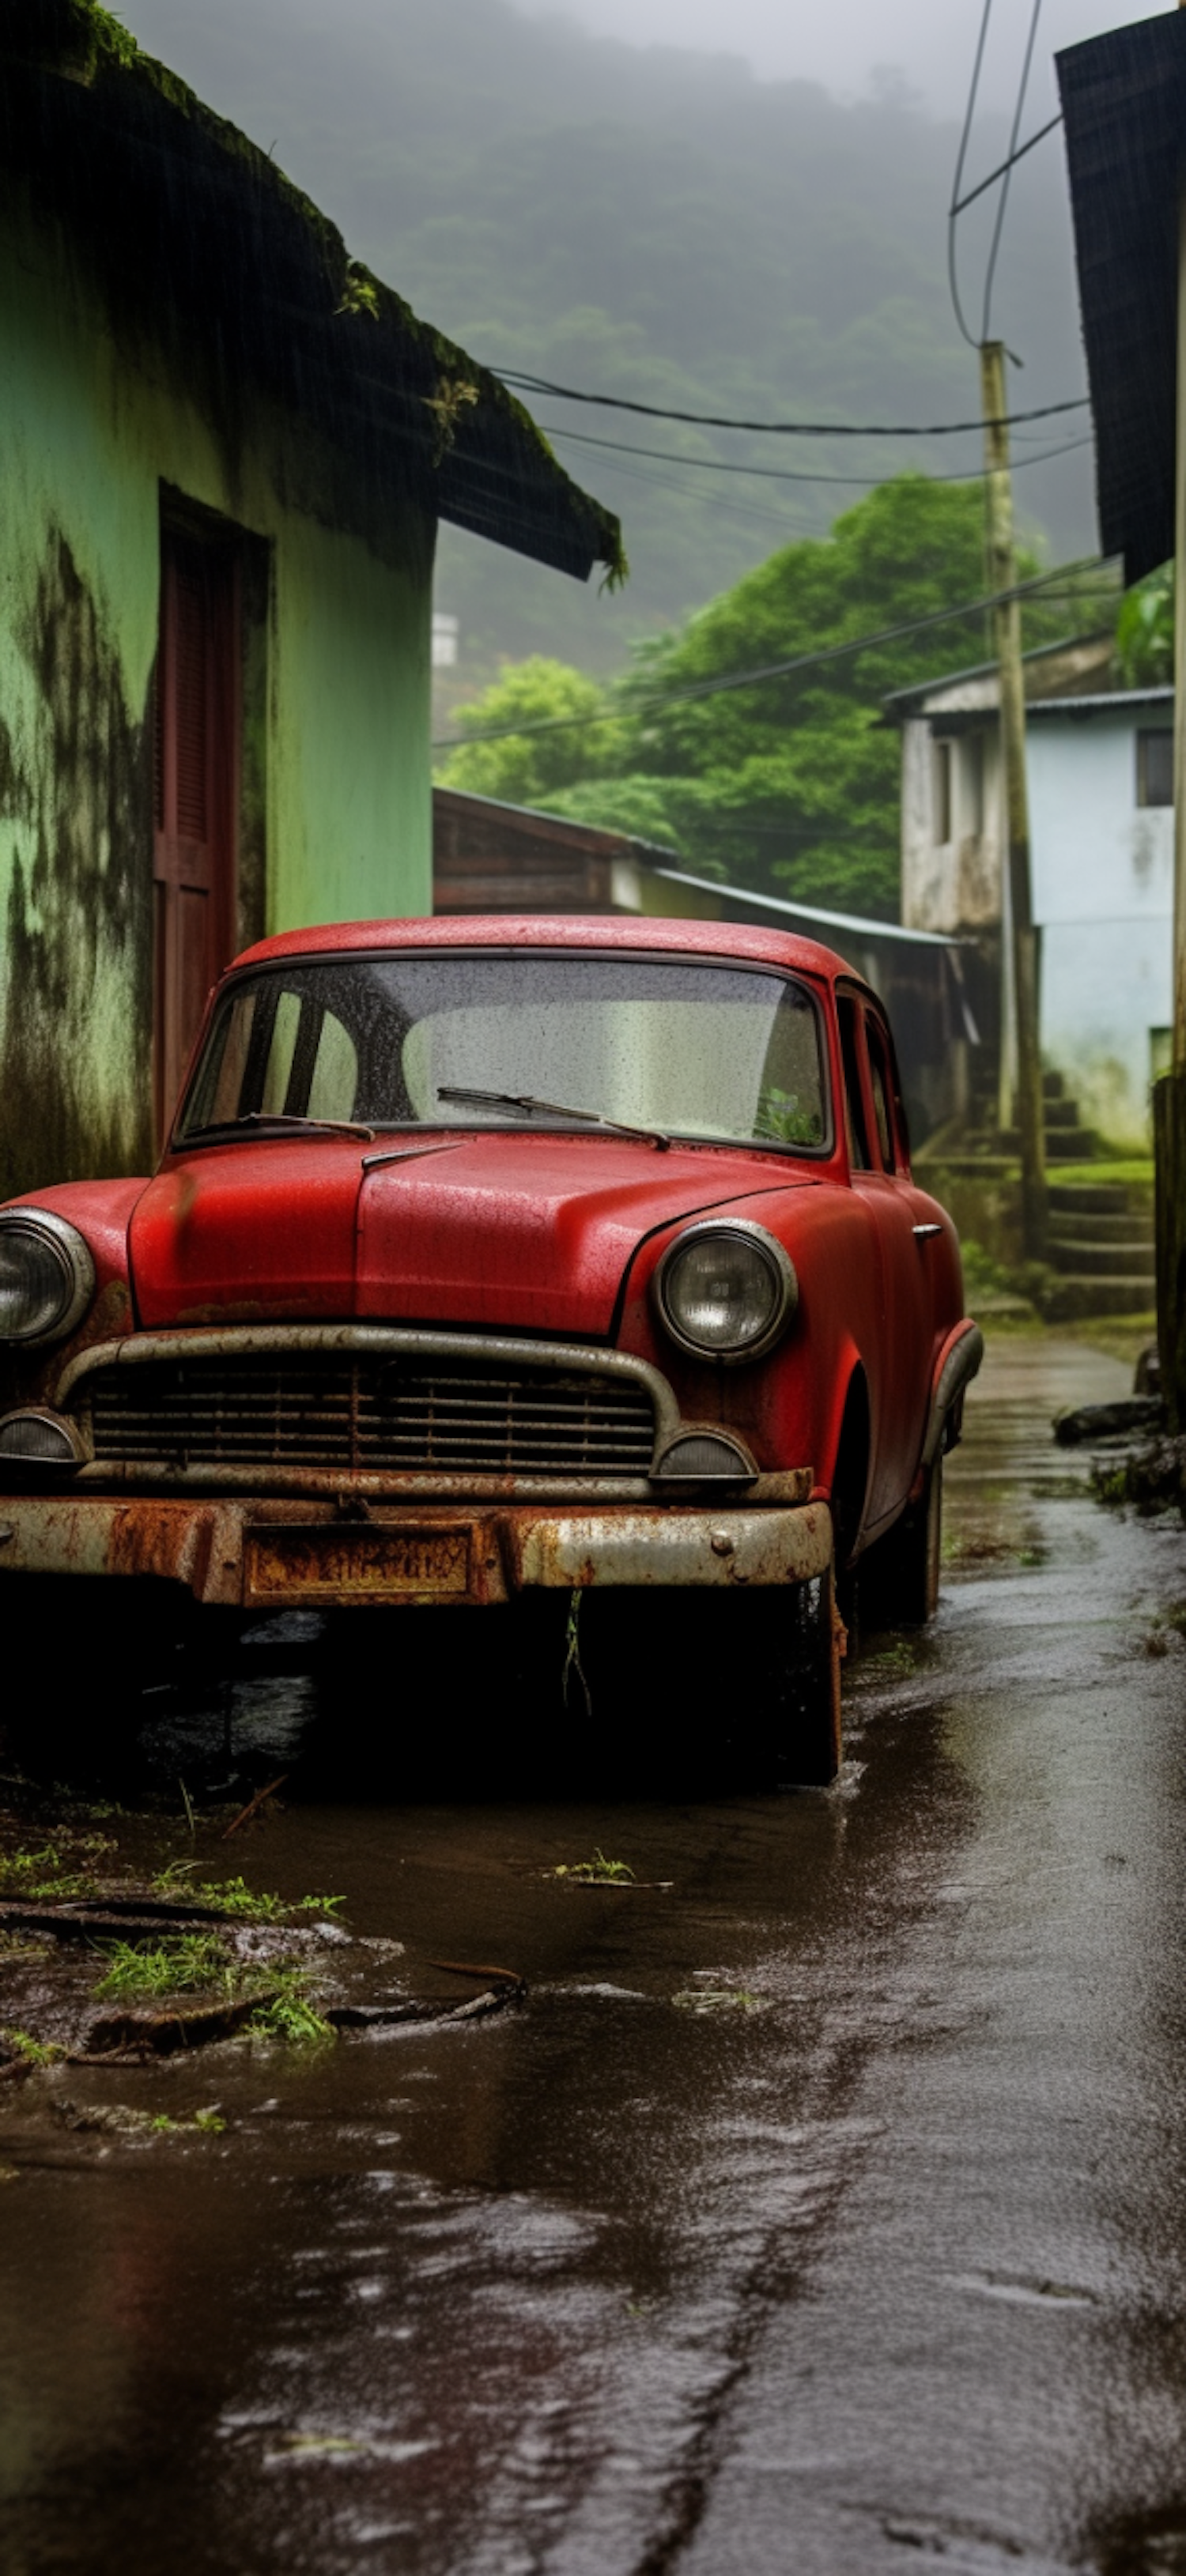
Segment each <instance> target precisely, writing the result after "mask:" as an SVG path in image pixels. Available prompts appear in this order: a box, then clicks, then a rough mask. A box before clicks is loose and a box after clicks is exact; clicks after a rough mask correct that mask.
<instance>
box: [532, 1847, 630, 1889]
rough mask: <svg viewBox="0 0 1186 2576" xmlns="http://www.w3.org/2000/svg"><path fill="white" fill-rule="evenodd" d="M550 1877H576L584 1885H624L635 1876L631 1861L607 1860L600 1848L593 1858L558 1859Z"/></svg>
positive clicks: (549, 1872) (549, 1874)
mask: <svg viewBox="0 0 1186 2576" xmlns="http://www.w3.org/2000/svg"><path fill="white" fill-rule="evenodd" d="M548 1876H549V1878H575V1879H578V1880H579V1881H580V1884H581V1886H582V1887H624V1886H628V1885H629V1884H630V1882H631V1880H632V1879H633V1877H634V1872H633V1870H632V1869H631V1867H630V1863H629V1861H625V1860H607V1859H606V1856H605V1853H604V1852H603V1851H602V1850H600V1848H599V1849H598V1850H597V1851H595V1852H594V1854H593V1857H592V1860H574V1861H564V1860H562V1861H558V1862H557V1865H556V1867H555V1869H552V1870H549V1871H548Z"/></svg>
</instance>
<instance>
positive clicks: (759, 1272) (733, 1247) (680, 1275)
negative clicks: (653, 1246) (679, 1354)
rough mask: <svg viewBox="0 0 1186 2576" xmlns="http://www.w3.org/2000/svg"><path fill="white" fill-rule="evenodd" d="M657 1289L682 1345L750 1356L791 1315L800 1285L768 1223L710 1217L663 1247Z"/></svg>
mask: <svg viewBox="0 0 1186 2576" xmlns="http://www.w3.org/2000/svg"><path fill="white" fill-rule="evenodd" d="M655 1295H656V1298H657V1301H658V1306H659V1312H660V1315H661V1316H662V1319H663V1322H664V1324H665V1325H666V1327H667V1330H668V1332H669V1333H670V1335H671V1337H672V1340H673V1341H676V1342H678V1343H679V1345H680V1348H681V1350H685V1351H692V1352H694V1353H695V1356H696V1357H697V1359H704V1358H709V1359H718V1360H753V1359H758V1358H759V1357H760V1356H761V1354H762V1352H763V1351H768V1350H769V1349H770V1346H771V1343H772V1342H775V1341H777V1339H778V1336H779V1334H780V1333H781V1331H782V1329H783V1326H784V1325H785V1324H786V1323H787V1322H788V1321H789V1319H790V1317H791V1316H792V1315H793V1314H794V1311H795V1307H796V1305H797V1303H798V1297H799V1283H798V1280H797V1279H796V1277H795V1272H794V1268H793V1266H792V1263H791V1262H790V1260H789V1259H788V1257H787V1254H786V1253H785V1252H784V1251H783V1248H782V1245H781V1243H776V1241H775V1239H774V1236H773V1235H772V1234H767V1232H766V1228H765V1226H762V1225H751V1224H749V1223H747V1221H746V1220H745V1219H744V1218H738V1219H736V1220H735V1221H734V1222H733V1223H731V1224H728V1225H718V1224H716V1223H715V1222H714V1221H712V1220H710V1221H709V1222H708V1223H706V1224H704V1225H692V1226H689V1227H688V1229H687V1232H686V1233H685V1234H681V1235H679V1236H678V1237H677V1239H676V1241H675V1242H674V1243H673V1244H672V1245H671V1246H670V1248H669V1249H668V1251H666V1252H665V1253H664V1255H663V1259H662V1261H661V1262H660V1264H659V1267H658V1269H657V1271H656V1273H655Z"/></svg>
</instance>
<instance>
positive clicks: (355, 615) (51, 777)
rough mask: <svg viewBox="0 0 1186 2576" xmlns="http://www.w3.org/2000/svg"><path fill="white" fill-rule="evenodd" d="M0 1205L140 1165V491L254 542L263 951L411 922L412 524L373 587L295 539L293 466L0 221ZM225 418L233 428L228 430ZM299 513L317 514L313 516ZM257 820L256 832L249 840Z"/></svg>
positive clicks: (145, 591) (417, 890)
mask: <svg viewBox="0 0 1186 2576" xmlns="http://www.w3.org/2000/svg"><path fill="white" fill-rule="evenodd" d="M0 364H2V368H3V378H4V398H3V404H2V405H0V1074H2V1088H0V1195H8V1194H11V1193H13V1192H14V1191H19V1190H22V1189H26V1188H29V1187H32V1186H35V1185H36V1184H37V1183H38V1182H42V1183H44V1182H47V1181H51V1180H57V1179H63V1178H67V1177H70V1176H71V1175H73V1174H77V1173H80V1172H84V1171H87V1170H98V1169H107V1170H112V1171H116V1170H135V1169H143V1168H145V1167H146V1165H147V1164H148V1161H149V1158H150V1153H151V1141H150V1033H151V925H152V882H151V878H152V862H151V849H152V808H151V759H150V743H149V737H148V726H147V715H148V710H149V707H150V700H151V683H152V673H153V664H154V658H155V652H156V635H157V606H158V582H159V503H160V487H161V484H162V483H167V484H170V485H172V486H174V487H175V488H176V489H178V490H180V491H181V492H182V493H184V494H186V495H187V496H188V497H189V498H190V499H191V500H193V501H195V502H197V503H199V504H201V505H203V506H204V507H206V508H208V509H211V510H215V511H219V512H221V513H223V514H225V515H226V516H227V517H229V518H230V519H232V520H233V521H234V522H235V523H236V524H237V525H239V526H241V527H243V528H245V529H247V530H249V531H250V532H252V533H253V534H254V535H255V536H257V537H258V538H260V539H262V540H264V541H266V544H267V546H268V548H269V550H270V563H271V582H270V599H268V600H267V601H266V602H265V608H266V636H265V642H266V656H265V658H266V664H267V669H266V680H265V686H264V688H263V690H262V692H261V697H262V706H263V735H264V738H263V741H262V744H261V743H259V742H256V744H255V745H254V746H253V749H254V754H255V757H254V762H253V787H252V793H253V796H254V799H255V803H256V805H257V807H258V806H259V805H260V804H261V803H262V805H263V807H264V809H265V816H266V820H265V826H264V828H265V831H266V845H267V864H266V871H265V874H266V894H265V906H264V909H265V917H266V921H267V926H268V927H269V928H272V929H278V928H288V927H291V926H295V925H298V924H303V923H308V922H310V921H316V920H318V919H332V918H334V917H341V916H343V915H356V916H363V915H368V914H383V913H400V912H414V913H418V912H427V911H429V910H430V909H431V902H432V895H431V865H432V858H431V782H430V769H429V686H430V682H429V642H430V615H431V553H432V529H431V523H430V522H427V521H426V520H425V519H424V518H423V517H416V518H415V519H411V518H409V517H408V516H407V514H405V518H404V523H403V525H402V527H401V529H400V535H399V541H398V543H396V544H392V543H390V542H388V543H387V544H386V545H385V556H386V559H385V560H381V559H380V557H379V555H378V554H377V553H376V552H372V551H371V550H370V549H369V548H368V546H367V545H366V544H365V543H364V542H363V541H362V540H361V539H360V538H359V537H358V536H357V535H344V534H342V533H341V532H339V531H337V530H335V529H334V527H333V526H332V525H331V524H329V523H328V513H327V516H326V518H324V519H323V518H320V517H318V516H317V515H315V511H316V506H317V494H318V492H319V490H328V489H329V488H330V487H331V477H330V475H329V474H328V472H326V473H325V474H324V475H323V476H319V473H318V457H317V452H316V449H315V447H314V446H313V445H312V443H311V441H310V440H309V438H308V437H307V436H306V435H305V434H304V433H303V431H302V428H301V424H300V423H299V422H295V421H292V420H281V419H277V418H276V417H275V416H269V414H268V413H267V412H266V410H265V409H264V407H263V406H262V405H259V404H257V405H254V406H253V405H252V403H251V402H250V401H249V399H248V398H247V395H246V392H245V391H244V392H243V394H242V399H241V400H239V401H237V402H236V404H235V405H234V406H231V407H229V410H228V415H227V416H226V417H224V418H223V420H222V421H221V422H217V423H216V422H215V421H214V420H212V419H211V418H210V417H209V416H204V415H203V413H202V411H201V410H200V409H199V407H198V404H197V402H196V401H195V400H194V399H192V398H191V396H190V395H189V393H188V392H187V390H186V388H184V387H182V386H178V385H177V384H176V383H169V382H167V381H166V380H165V375H164V369H163V366H162V363H161V361H160V360H159V358H158V357H157V355H156V353H155V352H154V349H153V347H152V345H151V343H150V342H147V343H146V342H145V341H144V340H142V339H141V340H140V341H138V342H137V344H136V345H135V346H132V345H130V344H129V341H128V339H127V337H126V336H125V337H124V338H123V340H122V344H121V345H118V346H117V343H116V340H115V338H114V336H113V333H112V329H111V327H110V323H109V320H108V317H107V316H106V314H105V312H104V310H103V309H102V307H101V305H100V304H99V302H98V300H97V297H96V295H95V292H94V290H93V289H91V288H89V287H88V286H87V284H86V283H85V281H84V279H83V277H82V276H81V275H80V274H79V273H78V270H77V267H76V264H75V262H74V261H73V260H72V258H71V255H70V252H69V249H68V246H67V245H66V244H64V243H63V242H62V241H61V240H60V239H58V238H56V237H55V236H54V235H53V234H52V233H51V232H49V231H48V230H47V229H46V228H45V227H44V226H40V227H39V226H36V225H34V224H32V223H31V222H30V221H29V220H28V218H27V216H26V215H25V214H24V212H23V210H22V209H21V207H20V206H19V204H17V205H13V204H12V203H9V204H8V205H7V206H5V205H3V204H0ZM232 412H233V418H232V417H231V416H230V414H231V413H232ZM310 504H312V506H310ZM258 819H259V818H258V816H257V821H258Z"/></svg>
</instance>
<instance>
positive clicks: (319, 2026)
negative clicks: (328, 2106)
mask: <svg viewBox="0 0 1186 2576" xmlns="http://www.w3.org/2000/svg"><path fill="white" fill-rule="evenodd" d="M105 1955H106V1957H107V1959H108V1960H109V1962H110V1964H109V1966H108V1969H107V1972H106V1975H105V1976H104V1977H103V1978H102V1979H101V1981H100V1983H99V1984H98V1985H97V1986H96V1987H95V1989H94V1992H95V2000H96V2002H98V2003H121V2004H138V2003H155V2002H159V2001H161V2000H162V1999H163V1998H169V1997H172V1996H174V1995H202V1996H205V1997H207V1998H209V1999H211V2000H213V2001H215V2002H218V2003H227V2004H245V2003H249V2002H250V2000H251V1997H252V1995H253V1994H258V1996H259V2004H258V2007H257V2009H256V2010H255V2011H254V2012H253V2013H251V2014H250V2015H249V2016H248V2019H247V2020H246V2021H245V2022H244V2024H243V2031H244V2035H245V2036H246V2037H248V2038H254V2039H275V2040H282V2041H283V2043H284V2045H285V2046H286V2047H288V2048H308V2047H310V2046H311V2045H312V2044H313V2043H314V2042H316V2041H321V2040H325V2039H333V2038H334V2037H335V2036H336V2034H335V2032H334V2030H333V2027H332V2025H331V2024H330V2023H329V2022H327V2021H326V2020H325V2019H324V2017H323V2015H322V2014H321V2013H319V2012H318V2010H317V2008H316V2005H315V2004H314V2003H313V2001H312V1999H311V1997H310V1994H309V1985H308V1979H307V1977H306V1975H305V1972H304V1970H303V1969H302V1968H300V1967H298V1966H296V1965H295V1964H294V1962H293V1961H292V1960H283V1959H282V1960H279V1961H274V1960H268V1961H264V1960H252V1961H250V1962H244V1961H242V1960H240V1959H237V1958H236V1957H235V1956H234V1954H233V1952H232V1951H230V1950H229V1949H228V1947H227V1944H226V1939H225V1937H220V1936H219V1934H218V1933H211V1932H182V1933H177V1934H175V1935H171V1936H170V1937H169V1938H168V1939H166V1940H164V1941H161V1942H158V1943H157V1944H156V1945H155V1947H153V1948H152V1949H137V1948H136V1947H135V1946H134V1945H133V1944H132V1943H131V1942H129V1941H116V1942H113V1943H112V1944H111V1946H110V1948H109V1949H108V1950H107V1951H106V1954H105Z"/></svg>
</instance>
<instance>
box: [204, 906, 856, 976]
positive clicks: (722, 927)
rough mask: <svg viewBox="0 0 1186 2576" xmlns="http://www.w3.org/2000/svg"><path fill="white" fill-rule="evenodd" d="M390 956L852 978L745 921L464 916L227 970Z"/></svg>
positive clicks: (401, 926)
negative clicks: (704, 964) (592, 962)
mask: <svg viewBox="0 0 1186 2576" xmlns="http://www.w3.org/2000/svg"><path fill="white" fill-rule="evenodd" d="M393 948H414V949H420V950H423V949H425V948H552V949H555V948H579V949H584V950H588V949H590V948H622V949H632V950H634V951H636V952H637V950H639V949H651V950H656V951H663V950H667V951H676V952H678V953H679V954H681V955H683V956H685V957H686V956H689V955H693V956H710V957H737V958H744V959H749V960H752V961H753V963H755V964H758V965H763V966H781V967H783V968H787V967H791V968H795V969H797V970H798V972H799V973H800V974H806V975H817V976H821V977H824V978H826V979H828V980H829V981H830V980H831V979H832V978H833V977H834V976H836V975H852V974H853V973H854V970H853V968H852V967H850V966H848V965H846V963H845V960H844V959H843V958H842V957H839V956H837V954H836V951H835V949H833V948H824V947H823V946H822V945H821V944H820V942H819V941H818V940H815V939H797V938H795V937H794V936H793V935H792V933H791V932H790V931H786V930H767V929H766V928H765V927H764V926H763V925H760V924H758V923H756V922H748V921H656V920H652V919H650V918H649V917H648V916H646V915H644V914H640V913H618V914H606V913H572V912H559V913H548V912H529V913H522V912H498V913H481V912H470V913H450V914H446V915H444V916H440V915H438V916H436V917H434V918H431V919H425V920H402V921H335V922H327V923H325V924H323V925H322V926H321V927H320V928H312V929H308V930H285V931H281V932H280V933H279V934H278V936H277V937H275V938H274V939H261V940H259V941H257V943H256V945H255V946H254V947H253V948H246V949H244V951H243V953H242V955H241V956H239V957H237V958H236V959H235V961H234V963H235V966H236V967H240V966H263V965H272V964H275V963H276V962H277V961H278V960H280V959H282V958H287V957H327V956H343V955H349V954H350V953H352V952H353V953H356V954H358V955H366V954H367V953H368V952H374V951H376V950H379V951H382V950H384V949H387V950H390V949H393ZM855 980H856V981H858V982H861V981H863V978H861V977H860V976H857V977H856V978H855Z"/></svg>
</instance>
